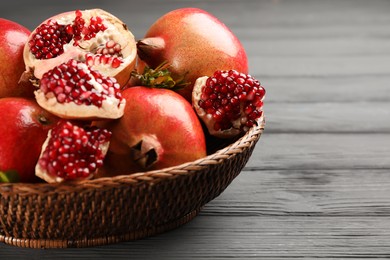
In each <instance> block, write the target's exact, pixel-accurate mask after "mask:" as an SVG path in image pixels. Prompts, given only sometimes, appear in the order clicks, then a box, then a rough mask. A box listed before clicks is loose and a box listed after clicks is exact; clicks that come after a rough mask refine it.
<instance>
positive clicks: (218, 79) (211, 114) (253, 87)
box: [192, 70, 265, 138]
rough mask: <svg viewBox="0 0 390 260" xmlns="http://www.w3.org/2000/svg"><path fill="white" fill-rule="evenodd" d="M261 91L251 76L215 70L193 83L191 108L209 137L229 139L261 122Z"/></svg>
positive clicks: (262, 90)
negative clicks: (203, 124)
mask: <svg viewBox="0 0 390 260" xmlns="http://www.w3.org/2000/svg"><path fill="white" fill-rule="evenodd" d="M264 96H265V89H264V87H263V86H262V85H261V84H260V82H259V81H258V80H257V79H255V78H253V77H252V76H250V75H248V74H245V73H240V72H238V71H236V70H222V71H221V70H218V71H216V72H215V73H214V75H213V76H211V77H207V76H204V77H200V78H198V79H197V80H196V82H195V85H194V89H193V92H192V104H193V106H194V108H195V110H196V112H197V114H198V116H199V117H200V118H201V120H202V121H203V122H204V123H205V125H206V126H207V129H208V131H209V133H210V135H212V136H216V137H220V138H231V137H235V136H238V135H239V134H241V133H244V132H246V131H248V130H249V128H251V127H252V126H253V125H255V124H258V123H259V122H260V121H262V120H263V110H262V109H263V99H264Z"/></svg>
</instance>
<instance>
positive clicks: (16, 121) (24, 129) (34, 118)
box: [0, 97, 58, 182]
mask: <svg viewBox="0 0 390 260" xmlns="http://www.w3.org/2000/svg"><path fill="white" fill-rule="evenodd" d="M0 111H1V113H0V121H1V124H0V136H1V138H0V171H3V172H6V171H16V172H17V175H18V177H19V181H21V182H33V181H36V180H37V179H36V178H35V174H34V169H35V164H36V163H37V160H38V157H39V154H40V152H41V147H42V144H43V143H44V141H45V139H46V136H47V133H48V131H49V129H51V128H52V127H53V126H55V124H56V122H57V121H58V118H57V117H55V116H53V115H52V114H50V113H48V112H47V111H46V110H44V109H42V108H41V107H40V106H39V105H38V104H37V103H36V102H35V100H32V99H26V98H20V97H9V98H1V99H0Z"/></svg>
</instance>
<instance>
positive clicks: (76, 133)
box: [35, 121, 111, 183]
mask: <svg viewBox="0 0 390 260" xmlns="http://www.w3.org/2000/svg"><path fill="white" fill-rule="evenodd" d="M110 137H111V132H110V131H108V130H106V129H99V128H97V127H88V126H87V127H82V126H78V125H76V124H73V123H71V122H70V121H60V122H59V123H58V124H57V126H55V127H54V128H53V129H51V130H50V131H49V133H48V136H47V139H46V141H45V143H44V144H43V146H42V150H41V154H40V157H39V160H38V163H37V165H36V167H35V174H36V176H38V177H39V178H41V179H43V180H45V181H46V182H49V183H53V182H62V181H66V180H80V179H89V178H92V177H93V175H94V174H95V173H96V172H97V170H98V168H100V167H101V166H103V159H104V157H105V155H106V153H107V150H108V146H109V141H110Z"/></svg>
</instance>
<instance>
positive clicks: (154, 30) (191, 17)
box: [138, 8, 248, 101]
mask: <svg viewBox="0 0 390 260" xmlns="http://www.w3.org/2000/svg"><path fill="white" fill-rule="evenodd" d="M138 49H139V55H140V57H141V59H143V60H144V61H145V62H146V63H147V64H148V65H149V66H151V67H156V66H158V65H159V64H161V63H162V62H164V61H168V62H169V63H170V64H171V71H172V73H173V75H175V76H176V77H180V76H185V80H186V81H187V82H190V83H191V84H189V86H188V87H186V88H185V89H183V90H181V91H179V93H181V94H182V95H183V96H184V97H185V98H186V99H187V100H189V101H190V100H191V92H192V88H193V84H194V83H195V80H196V79H197V78H198V77H201V76H211V75H212V74H213V73H214V71H216V70H229V69H235V70H237V71H240V72H243V73H248V59H247V55H246V52H245V49H244V47H243V45H242V44H241V42H240V41H239V39H238V38H237V37H236V36H235V35H234V34H233V32H232V31H231V30H230V29H229V28H228V27H227V26H226V25H225V24H223V23H222V22H221V21H220V20H219V19H218V18H216V17H215V16H213V15H212V14H210V13H208V12H206V11H204V10H202V9H198V8H181V9H177V10H173V11H171V12H169V13H167V14H165V15H163V16H162V17H160V18H159V19H158V20H157V21H156V22H155V23H154V24H153V25H152V26H151V27H150V28H149V30H148V31H147V33H146V34H145V37H144V39H142V40H140V41H139V42H138Z"/></svg>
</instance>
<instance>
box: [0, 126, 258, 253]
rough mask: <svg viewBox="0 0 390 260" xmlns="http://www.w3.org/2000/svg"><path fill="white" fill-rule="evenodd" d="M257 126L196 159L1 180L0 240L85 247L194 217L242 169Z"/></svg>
mask: <svg viewBox="0 0 390 260" xmlns="http://www.w3.org/2000/svg"><path fill="white" fill-rule="evenodd" d="M263 129H264V125H263V124H262V125H259V126H256V127H253V128H252V129H251V130H250V131H248V132H247V133H246V134H245V135H244V136H243V137H241V138H240V139H238V140H237V141H235V142H234V143H232V144H229V145H228V146H226V147H224V148H223V149H220V150H218V151H216V152H215V153H213V154H211V155H208V156H207V157H205V158H202V159H200V160H197V161H194V162H190V163H186V164H182V165H179V166H175V167H171V168H166V169H163V170H158V171H150V172H145V173H136V174H131V175H121V176H115V177H111V178H99V179H95V180H89V181H82V182H79V183H77V184H75V183H62V184H48V183H41V184H22V183H18V184H0V242H4V243H7V244H11V245H15V246H20V247H30V248H41V247H43V248H51V247H55V248H58V247H87V246H96V245H104V244H111V243H117V242H120V241H128V240H134V239H139V238H143V237H147V236H151V235H155V234H158V233H161V232H165V231H167V230H170V229H173V228H176V227H178V226H180V225H183V224H184V223H186V222H188V221H190V220H191V219H192V218H194V217H195V216H196V215H197V214H198V212H199V211H200V209H201V208H202V207H203V206H204V205H205V204H206V203H207V202H209V201H211V200H212V199H214V198H215V197H217V196H218V195H220V194H221V193H222V192H223V191H224V190H225V189H226V187H227V186H228V185H229V184H230V183H231V182H232V181H233V179H234V178H235V177H236V176H237V175H238V174H239V173H240V172H241V170H242V168H243V167H244V166H245V164H246V163H247V161H248V159H249V157H250V156H251V154H252V151H253V149H254V147H255V145H256V143H257V141H258V140H259V138H260V136H261V133H262V131H263Z"/></svg>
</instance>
